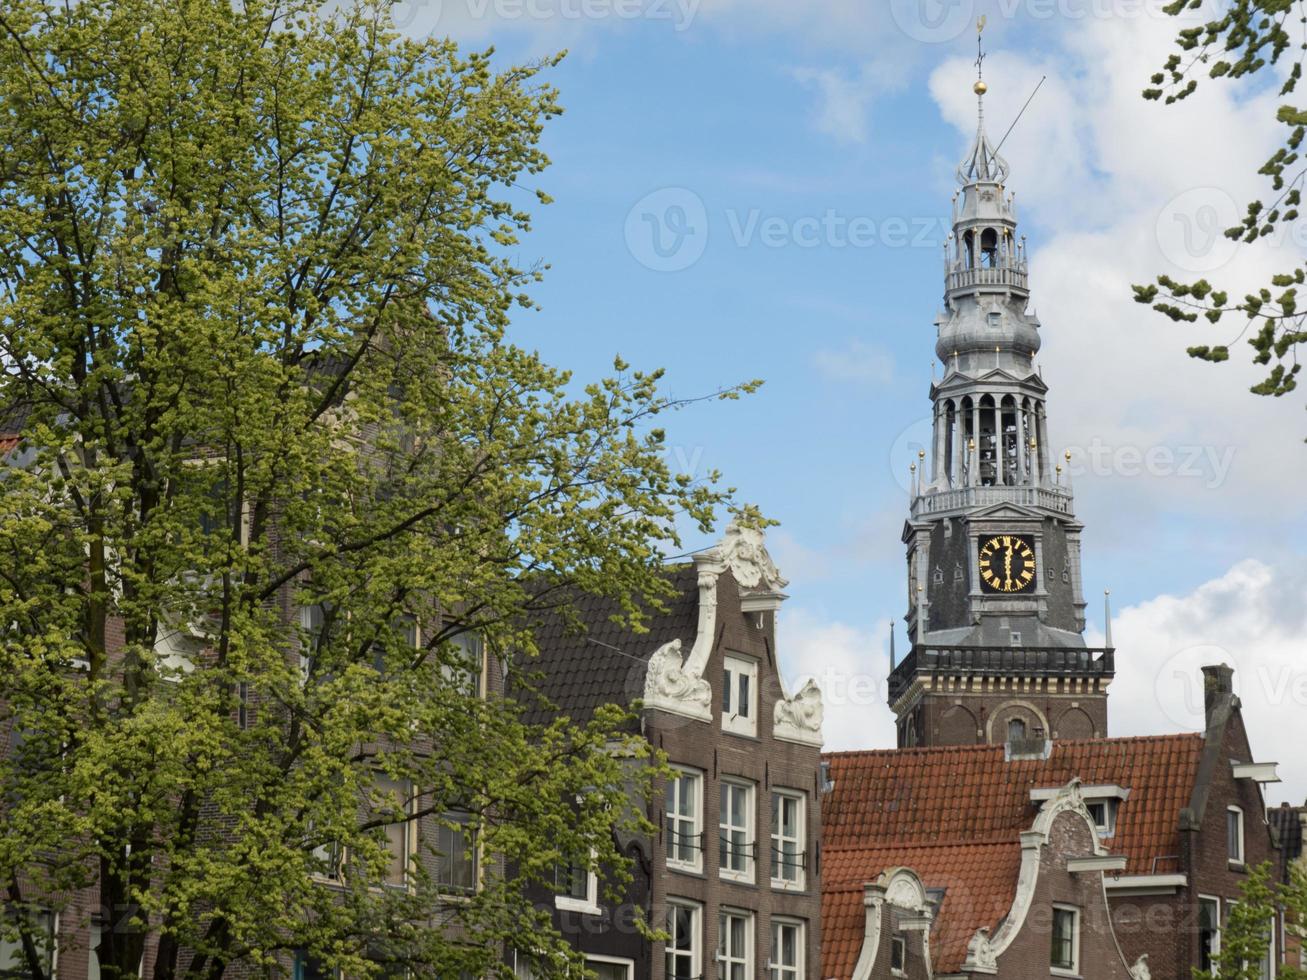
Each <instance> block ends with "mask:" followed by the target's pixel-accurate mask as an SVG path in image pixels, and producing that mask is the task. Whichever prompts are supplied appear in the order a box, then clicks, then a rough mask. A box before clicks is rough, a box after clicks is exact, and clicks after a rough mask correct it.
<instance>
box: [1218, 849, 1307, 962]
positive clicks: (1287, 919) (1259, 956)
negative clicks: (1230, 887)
mask: <svg viewBox="0 0 1307 980" xmlns="http://www.w3.org/2000/svg"><path fill="white" fill-rule="evenodd" d="M1281 910H1283V912H1284V919H1283V921H1284V923H1285V926H1286V928H1300V927H1301V924H1302V923H1307V871H1304V870H1303V868H1302V867H1301V866H1293V867H1292V868H1291V869H1290V872H1289V881H1288V882H1283V883H1281V882H1276V881H1275V878H1274V876H1273V874H1272V872H1271V866H1270V864H1263V865H1262V866H1261V867H1259V868H1254V869H1252V870H1251V871H1249V873H1248V879H1247V881H1245V882H1244V883H1243V886H1242V887H1241V889H1240V900H1239V902H1238V904H1234V905H1231V906H1230V911H1229V913H1228V915H1227V917H1226V922H1225V928H1224V929H1223V930H1222V932H1221V948H1220V951H1219V952H1218V953H1217V954H1216V956H1215V957H1213V959H1214V963H1213V969H1212V970H1211V971H1203V970H1195V971H1194V977H1195V978H1196V980H1216V978H1217V977H1221V978H1223V980H1260V978H1261V977H1263V976H1266V975H1267V974H1266V973H1265V972H1263V967H1264V965H1265V963H1266V960H1267V957H1268V955H1269V956H1274V955H1275V951H1274V950H1272V949H1270V939H1271V935H1272V930H1273V928H1274V923H1275V922H1276V921H1277V920H1278V919H1279V918H1280V912H1281ZM1275 975H1276V976H1279V977H1280V978H1281V980H1304V978H1307V970H1303V969H1301V968H1299V967H1296V966H1292V965H1290V964H1288V963H1282V964H1279V966H1278V969H1277V970H1276V973H1275Z"/></svg>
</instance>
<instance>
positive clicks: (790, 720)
mask: <svg viewBox="0 0 1307 980" xmlns="http://www.w3.org/2000/svg"><path fill="white" fill-rule="evenodd" d="M824 711H825V709H824V707H823V705H822V701H821V688H819V687H818V686H817V683H816V681H813V680H811V679H809V680H808V682H807V683H805V684H804V685H803V687H802V688H801V689H800V691H799V693H798V694H796V695H794V697H792V698H785V699H783V700H780V701H777V702H776V707H775V708H774V709H773V721H774V724H773V728H772V734H773V735H774V736H775V737H776V738H779V739H783V740H784V741H786V742H800V743H802V744H804V745H818V746H820V745H821V722H822V717H823V714H824Z"/></svg>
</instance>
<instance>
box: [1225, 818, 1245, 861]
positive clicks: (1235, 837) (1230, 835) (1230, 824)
mask: <svg viewBox="0 0 1307 980" xmlns="http://www.w3.org/2000/svg"><path fill="white" fill-rule="evenodd" d="M1225 846H1226V851H1227V852H1228V854H1229V856H1230V863H1231V864H1243V811H1242V810H1240V809H1239V808H1238V807H1237V806H1232V807H1227V808H1226V811H1225Z"/></svg>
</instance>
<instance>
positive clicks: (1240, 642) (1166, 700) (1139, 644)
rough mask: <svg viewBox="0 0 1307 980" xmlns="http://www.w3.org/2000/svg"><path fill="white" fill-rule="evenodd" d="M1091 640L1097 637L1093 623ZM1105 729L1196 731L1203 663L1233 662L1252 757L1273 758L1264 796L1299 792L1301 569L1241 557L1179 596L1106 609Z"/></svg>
mask: <svg viewBox="0 0 1307 980" xmlns="http://www.w3.org/2000/svg"><path fill="white" fill-rule="evenodd" d="M1088 639H1089V642H1090V643H1100V642H1102V636H1101V634H1099V633H1097V632H1096V631H1095V632H1094V633H1092V634H1091V635H1090V636H1089V637H1088ZM1112 640H1113V642H1114V644H1115V645H1116V650H1117V653H1116V679H1115V680H1114V681H1113V683H1112V687H1111V691H1110V695H1109V698H1108V711H1109V726H1110V730H1111V732H1112V734H1113V735H1156V734H1163V733H1166V732H1181V731H1201V730H1202V728H1203V681H1202V674H1201V671H1200V668H1201V667H1202V666H1203V665H1204V664H1215V663H1225V664H1229V665H1230V666H1231V667H1233V668H1234V670H1235V673H1234V685H1235V691H1236V692H1237V693H1238V695H1239V697H1240V700H1241V701H1242V702H1243V718H1244V723H1245V724H1246V726H1247V728H1248V737H1249V740H1250V742H1251V745H1252V751H1253V756H1254V759H1253V761H1257V762H1278V763H1279V764H1280V775H1281V777H1282V778H1283V780H1284V782H1283V783H1279V784H1274V785H1271V786H1268V787H1266V791H1267V796H1268V803H1271V804H1272V805H1274V804H1275V803H1278V802H1279V801H1280V800H1282V799H1287V800H1289V801H1290V802H1293V803H1297V804H1301V803H1302V802H1303V800H1304V799H1305V798H1307V757H1304V756H1302V755H1299V754H1298V753H1297V752H1295V751H1293V748H1294V747H1295V746H1299V745H1303V744H1307V571H1304V570H1303V569H1301V568H1296V567H1295V568H1288V567H1272V566H1269V565H1266V564H1264V563H1262V562H1259V561H1253V560H1249V561H1243V562H1240V563H1239V564H1237V565H1235V566H1234V567H1233V568H1231V569H1230V570H1229V571H1228V572H1227V573H1226V574H1224V575H1222V576H1221V577H1220V578H1217V579H1213V580H1212V581H1210V582H1206V583H1204V584H1202V585H1200V586H1199V587H1198V588H1196V589H1194V590H1193V591H1192V592H1190V593H1188V594H1187V595H1181V596H1172V595H1161V596H1158V597H1157V598H1155V599H1151V600H1149V601H1147V602H1143V603H1140V604H1138V605H1135V606H1130V607H1128V608H1126V609H1123V610H1121V612H1120V614H1119V615H1117V616H1114V620H1113V624H1112Z"/></svg>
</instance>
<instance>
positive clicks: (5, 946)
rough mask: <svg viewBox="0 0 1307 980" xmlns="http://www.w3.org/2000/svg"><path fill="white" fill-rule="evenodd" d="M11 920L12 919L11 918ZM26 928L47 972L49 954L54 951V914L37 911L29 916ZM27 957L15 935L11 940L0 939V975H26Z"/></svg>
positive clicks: (27, 974) (28, 974) (27, 972)
mask: <svg viewBox="0 0 1307 980" xmlns="http://www.w3.org/2000/svg"><path fill="white" fill-rule="evenodd" d="M11 921H12V920H11ZM27 928H28V929H29V930H30V932H31V935H32V940H33V942H35V943H36V946H37V950H38V952H39V955H40V957H41V962H42V965H43V967H44V969H45V970H46V972H47V973H48V972H49V970H50V967H51V959H52V957H51V954H52V953H53V951H54V916H53V915H52V914H51V913H49V912H39V913H37V914H36V915H33V916H29V917H28V919H27ZM30 975H31V971H29V970H28V968H27V957H26V956H25V955H24V954H23V945H22V943H21V942H19V940H18V938H17V937H15V938H14V939H13V940H5V939H0V977H15V978H17V977H28V976H30Z"/></svg>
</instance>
